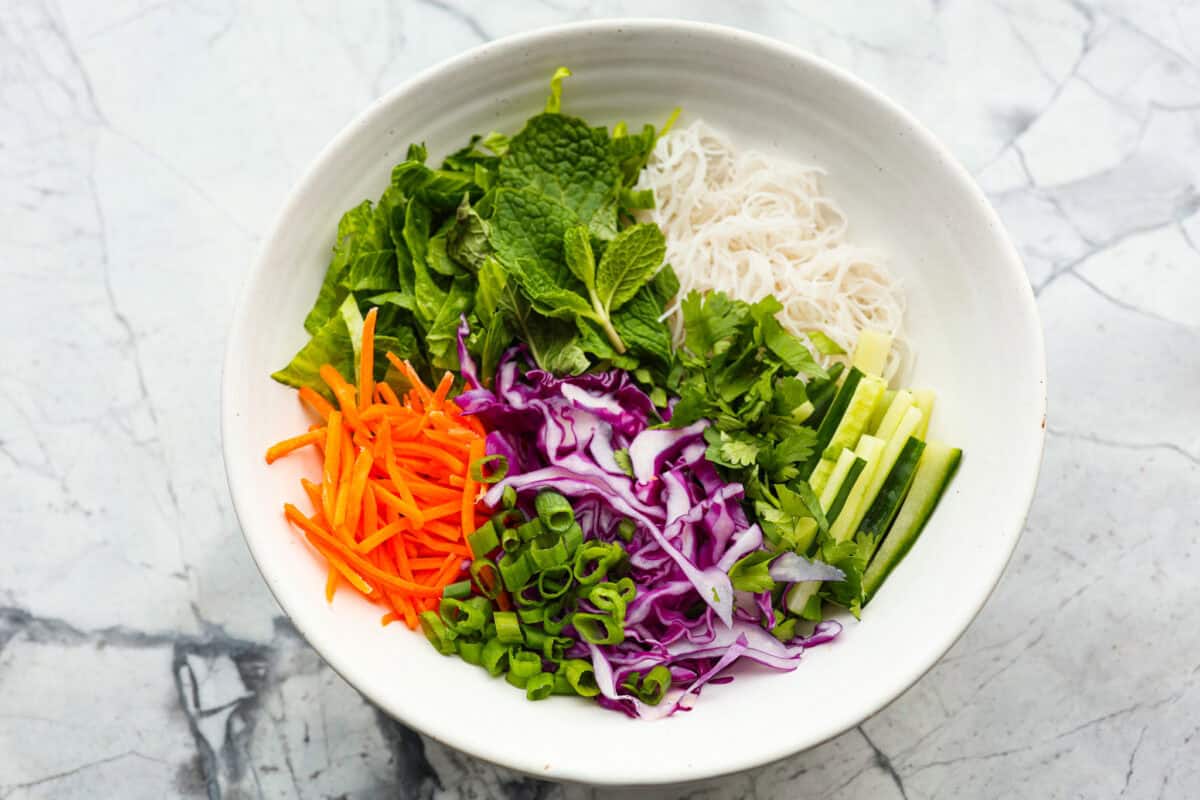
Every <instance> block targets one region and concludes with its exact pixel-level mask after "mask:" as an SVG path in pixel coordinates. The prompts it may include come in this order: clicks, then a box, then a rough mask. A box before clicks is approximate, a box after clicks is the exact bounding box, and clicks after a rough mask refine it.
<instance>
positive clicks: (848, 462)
mask: <svg viewBox="0 0 1200 800" xmlns="http://www.w3.org/2000/svg"><path fill="white" fill-rule="evenodd" d="M856 458H857V456H856V455H854V451H853V450H843V451H842V454H841V455H840V456H838V459H837V463H836V464H834V465H833V469H832V470H831V471H830V474H829V479H828V480H827V481H826V482H825V485H824V486H823V487H821V494H820V499H821V510H822V511H824V512H825V513H826V514H829V507H830V506H832V505H833V501H834V500H836V499H837V495H838V490H839V489H841V488H842V481H844V480H846V475H847V474H849V472H850V467H852V466H854V461H855V459H856ZM827 463H829V462H828V461H826V460H825V459H821V464H820V465H818V467H817V469H818V471H819V470H820V468H821V467H823V466H824V465H825V464H827ZM813 477H814V478H815V477H816V475H815V474H814V475H813ZM809 483H810V484H811V483H812V481H809ZM813 491H814V492H815V491H816V487H815V486H814V487H813Z"/></svg>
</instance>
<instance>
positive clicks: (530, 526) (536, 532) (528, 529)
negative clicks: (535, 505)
mask: <svg viewBox="0 0 1200 800" xmlns="http://www.w3.org/2000/svg"><path fill="white" fill-rule="evenodd" d="M545 532H546V529H545V528H544V527H543V526H542V521H541V520H540V519H531V520H529V522H526V523H525V524H524V525H522V526H520V527H519V528H517V536H518V537H520V539H521V541H522V542H532V541H533V540H534V539H536V538H538V537H539V536H541V535H542V534H543V533H545Z"/></svg>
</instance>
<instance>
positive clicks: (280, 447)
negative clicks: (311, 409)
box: [267, 428, 325, 464]
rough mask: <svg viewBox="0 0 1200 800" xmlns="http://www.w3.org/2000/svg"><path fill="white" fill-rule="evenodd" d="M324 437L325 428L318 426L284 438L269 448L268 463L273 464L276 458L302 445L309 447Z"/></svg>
mask: <svg viewBox="0 0 1200 800" xmlns="http://www.w3.org/2000/svg"><path fill="white" fill-rule="evenodd" d="M324 438H325V429H324V428H317V429H316V430H315V431H309V432H308V433H302V434H300V435H299V436H293V437H292V438H290V439H284V440H283V441H282V442H279V443H278V444H275V445H272V446H271V447H270V448H269V449H268V450H267V463H268V464H273V463H274V462H275V459H277V458H282V457H283V456H286V455H287V454H288V453H290V452H292V451H293V450H299V449H300V448H301V447H307V446H308V445H310V444H316V443H317V442H319V441H321V440H323V439H324Z"/></svg>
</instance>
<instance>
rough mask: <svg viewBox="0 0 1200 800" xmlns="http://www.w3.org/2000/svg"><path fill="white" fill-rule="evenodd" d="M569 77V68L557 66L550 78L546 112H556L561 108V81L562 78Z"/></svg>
mask: <svg viewBox="0 0 1200 800" xmlns="http://www.w3.org/2000/svg"><path fill="white" fill-rule="evenodd" d="M569 77H571V70H569V69H567V68H566V67H559V68H558V69H556V70H554V75H553V77H551V78H550V97H549V98H548V99H547V100H546V113H547V114H557V113H558V112H559V111H561V110H562V83H563V79H564V78H569Z"/></svg>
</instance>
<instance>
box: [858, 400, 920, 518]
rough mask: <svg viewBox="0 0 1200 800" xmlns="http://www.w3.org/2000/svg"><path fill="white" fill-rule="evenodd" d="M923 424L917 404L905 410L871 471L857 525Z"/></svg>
mask: <svg viewBox="0 0 1200 800" xmlns="http://www.w3.org/2000/svg"><path fill="white" fill-rule="evenodd" d="M920 424H921V409H919V408H916V407H915V406H910V407H909V409H908V410H907V411H905V412H904V416H903V418H901V420H900V424H899V425H897V426H896V430H895V431H894V432H893V433H892V435H891V436H890V437H889V438H888V440H887V444H886V445H884V447H883V454H882V455H880V456H879V466H878V468H876V469H875V470H873V471H872V472H871V482H870V483H868V484H867V490H866V491H865V492H863V505H862V507H861V508H860V509H859V518H858V519H856V520H855V521H854V525H855V526H856V527H857V526H858V524H859V523H860V522H862V519H863V516H864V515H865V514H866V513H867V509H868V508H870V507H871V504H872V503H874V502H875V498H876V497H877V496H878V495H879V490H880V489H882V488H883V482H884V481H886V480H887V477H888V475H889V474H890V473H891V471H892V467H893V466H895V464H896V460H897V459H899V458H900V451H901V450H903V449H904V445H905V444H906V443H907V442H908V439H909V437H910V436H912V435H913V434H914V433H915V432H916V430H917V426H918V425H920Z"/></svg>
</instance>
